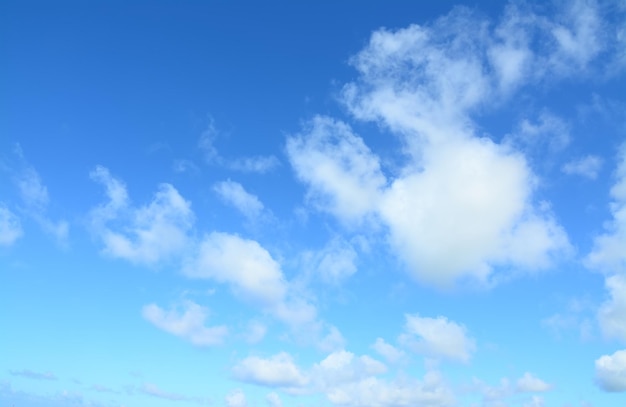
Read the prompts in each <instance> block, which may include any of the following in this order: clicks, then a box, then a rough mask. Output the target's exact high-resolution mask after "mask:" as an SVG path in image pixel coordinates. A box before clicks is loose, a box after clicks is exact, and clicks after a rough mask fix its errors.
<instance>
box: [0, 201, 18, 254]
mask: <svg viewBox="0 0 626 407" xmlns="http://www.w3.org/2000/svg"><path fill="white" fill-rule="evenodd" d="M23 234H24V231H23V230H22V224H21V222H20V218H18V217H17V215H15V214H14V213H13V212H11V211H10V210H9V208H7V207H6V205H5V204H4V203H2V202H0V246H11V245H12V244H13V243H15V241H16V240H17V239H19V238H20V237H22V235H23Z"/></svg>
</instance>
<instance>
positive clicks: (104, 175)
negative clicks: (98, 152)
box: [90, 166, 195, 265]
mask: <svg viewBox="0 0 626 407" xmlns="http://www.w3.org/2000/svg"><path fill="white" fill-rule="evenodd" d="M90 175H91V178H92V179H93V180H94V181H96V182H99V183H100V184H102V185H103V186H104V187H105V188H106V195H107V198H108V202H106V203H103V204H100V205H99V206H97V207H95V208H94V209H92V211H91V214H90V220H91V225H92V229H93V231H94V233H95V234H96V235H97V236H98V237H99V238H100V240H101V241H102V243H103V245H104V249H103V251H104V253H106V254H108V255H110V256H112V257H117V258H122V259H125V260H128V261H130V262H132V263H137V264H147V265H156V264H158V263H160V262H161V261H163V260H167V259H169V258H172V257H173V256H176V255H180V254H181V253H182V252H183V251H184V250H185V249H186V248H187V246H188V244H189V243H190V236H189V232H190V230H191V228H192V226H193V223H194V220H195V217H194V214H193V212H192V210H191V204H190V203H189V202H188V201H186V200H185V199H184V198H183V197H182V196H181V195H180V194H179V193H178V191H177V190H176V188H174V187H173V186H172V185H170V184H161V185H160V186H159V189H158V191H157V192H156V194H155V195H154V198H153V199H152V202H150V203H149V204H148V205H144V206H140V207H132V206H130V204H129V202H128V193H127V192H126V187H125V185H124V184H123V183H122V182H121V181H119V180H117V179H115V178H114V177H112V176H111V174H110V173H109V170H108V169H106V168H104V167H101V166H98V167H96V169H95V170H93V171H92V172H91V174H90ZM111 221H117V222H114V223H119V221H124V222H126V225H125V226H124V227H117V228H116V227H115V226H110V225H109V223H111Z"/></svg>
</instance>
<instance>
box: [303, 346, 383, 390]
mask: <svg viewBox="0 0 626 407" xmlns="http://www.w3.org/2000/svg"><path fill="white" fill-rule="evenodd" d="M386 372H387V366H385V364H384V363H382V362H380V361H378V360H376V359H374V358H372V357H370V356H367V355H362V356H356V355H355V354H354V353H352V352H348V351H345V350H340V351H336V352H333V353H331V354H330V355H328V356H327V357H326V358H325V359H324V360H322V361H321V362H320V363H318V364H316V365H315V366H314V367H313V373H312V376H313V377H314V378H315V379H316V380H317V381H318V382H319V384H318V386H320V387H322V388H331V387H335V386H338V385H341V384H344V383H353V382H355V381H359V380H361V379H365V378H367V377H370V376H377V375H380V374H383V373H386Z"/></svg>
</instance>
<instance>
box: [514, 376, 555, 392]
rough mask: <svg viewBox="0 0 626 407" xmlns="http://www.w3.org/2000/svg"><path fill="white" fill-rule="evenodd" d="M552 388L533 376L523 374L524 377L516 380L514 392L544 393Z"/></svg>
mask: <svg viewBox="0 0 626 407" xmlns="http://www.w3.org/2000/svg"><path fill="white" fill-rule="evenodd" d="M551 388H552V386H551V385H549V384H548V383H546V382H544V381H543V380H541V379H538V378H537V377H535V376H533V375H532V374H531V373H528V372H526V373H524V376H522V377H520V378H519V379H518V380H517V386H516V390H517V391H519V392H525V393H539V392H545V391H548V390H550V389H551Z"/></svg>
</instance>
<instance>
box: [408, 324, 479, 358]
mask: <svg viewBox="0 0 626 407" xmlns="http://www.w3.org/2000/svg"><path fill="white" fill-rule="evenodd" d="M405 318H406V325H405V331H406V333H404V334H403V335H401V337H400V340H401V342H402V343H404V344H406V346H408V347H409V348H410V349H411V350H413V351H414V352H417V353H421V354H424V355H427V356H431V357H434V358H440V357H441V358H446V359H450V360H456V361H461V362H468V361H469V360H470V358H471V356H472V353H474V351H475V350H476V344H475V341H474V339H472V338H471V337H469V336H468V335H467V331H466V329H465V327H464V326H462V325H459V324H457V323H455V322H452V321H449V320H448V319H447V318H445V317H441V316H440V317H437V318H428V317H420V316H419V315H417V314H415V315H409V314H407V315H405Z"/></svg>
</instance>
